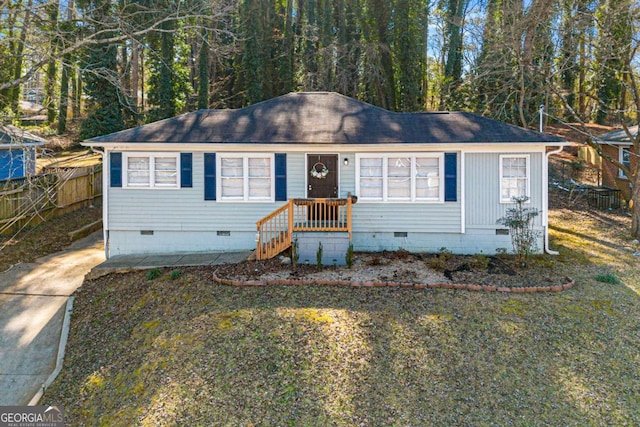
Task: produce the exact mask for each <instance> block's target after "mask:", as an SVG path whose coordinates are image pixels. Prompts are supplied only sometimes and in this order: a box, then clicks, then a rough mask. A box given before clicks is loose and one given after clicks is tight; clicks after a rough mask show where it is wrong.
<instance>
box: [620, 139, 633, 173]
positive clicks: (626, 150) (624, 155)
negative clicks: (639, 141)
mask: <svg viewBox="0 0 640 427" xmlns="http://www.w3.org/2000/svg"><path fill="white" fill-rule="evenodd" d="M619 152H620V159H619V160H620V163H622V164H623V165H625V166H626V167H627V169H630V168H631V147H620V150H619ZM619 171H620V174H619V175H620V178H626V177H627V175H625V173H624V172H623V171H622V169H619Z"/></svg>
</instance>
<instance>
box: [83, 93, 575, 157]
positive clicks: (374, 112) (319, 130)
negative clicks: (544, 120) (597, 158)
mask: <svg viewBox="0 0 640 427" xmlns="http://www.w3.org/2000/svg"><path fill="white" fill-rule="evenodd" d="M118 142H122V143H125V142H127V143H130V142H132V143H261V144H403V143H433V144H444V143H519V142H520V143H524V142H528V143H557V142H564V141H563V140H562V139H560V138H556V137H554V136H551V135H546V134H542V133H538V132H534V131H531V130H527V129H523V128H519V127H517V126H512V125H509V124H506V123H503V122H499V121H496V120H493V119H488V118H485V117H482V116H479V115H477V114H472V113H464V112H452V113H448V112H444V113H394V112H391V111H387V110H384V109H382V108H379V107H375V106H373V105H370V104H367V103H364V102H361V101H357V100H355V99H352V98H349V97H346V96H343V95H340V94H337V93H333V92H313V93H304V92H303V93H290V94H287V95H283V96H280V97H277V98H274V99H270V100H268V101H263V102H260V103H257V104H254V105H251V106H249V107H245V108H241V109H228V110H199V111H195V112H192V113H187V114H183V115H180V116H177V117H173V118H170V119H165V120H161V121H158V122H155V123H150V124H147V125H144V126H139V127H137V128H133V129H128V130H124V131H120V132H116V133H112V134H109V135H104V136H100V137H96V138H93V139H90V140H88V141H86V144H87V145H97V146H99V145H100V144H102V143H118Z"/></svg>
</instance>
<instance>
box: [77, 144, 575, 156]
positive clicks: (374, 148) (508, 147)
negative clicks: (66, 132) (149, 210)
mask: <svg viewBox="0 0 640 427" xmlns="http://www.w3.org/2000/svg"><path fill="white" fill-rule="evenodd" d="M82 145H84V146H86V147H104V148H105V149H109V150H123V151H133V150H135V151H185V150H186V151H216V152H218V151H247V152H250V151H256V150H259V151H277V150H285V151H287V152H301V153H304V152H308V151H309V150H310V149H312V150H314V151H322V152H324V151H333V152H335V151H336V150H338V151H342V152H362V151H367V152H388V151H395V152H403V151H406V152H411V151H422V150H426V151H459V150H464V151H466V152H468V153H473V152H477V153H486V152H504V151H510V152H511V151H523V152H524V151H531V150H544V149H545V148H546V147H558V146H568V145H570V143H568V142H514V143H508V142H504V143H457V144H454V143H450V144H440V143H434V144H422V143H420V144H413V143H390V144H260V143H243V144H229V143H159V144H155V143H122V142H119V143H86V142H83V143H82Z"/></svg>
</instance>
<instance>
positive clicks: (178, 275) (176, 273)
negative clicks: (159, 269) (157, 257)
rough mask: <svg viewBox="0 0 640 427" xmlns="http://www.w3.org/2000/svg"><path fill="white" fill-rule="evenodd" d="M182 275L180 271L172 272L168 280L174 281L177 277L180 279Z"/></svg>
mask: <svg viewBox="0 0 640 427" xmlns="http://www.w3.org/2000/svg"><path fill="white" fill-rule="evenodd" d="M181 275H182V272H181V271H180V270H173V271H172V272H171V274H170V275H169V278H170V279H171V280H176V279H177V278H178V277H180V276H181Z"/></svg>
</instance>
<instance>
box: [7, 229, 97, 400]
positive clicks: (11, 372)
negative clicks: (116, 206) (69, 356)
mask: <svg viewBox="0 0 640 427" xmlns="http://www.w3.org/2000/svg"><path fill="white" fill-rule="evenodd" d="M103 261H104V250H103V244H102V232H97V233H94V234H92V235H90V236H88V237H85V238H84V239H81V240H78V241H77V242H75V243H74V244H73V245H71V246H70V247H69V248H68V249H66V250H64V251H62V252H58V253H56V254H53V255H49V256H46V257H43V258H40V259H38V260H37V261H36V262H34V263H29V264H18V265H16V266H14V267H13V268H11V269H9V270H8V271H5V272H3V273H0V405H26V404H28V403H29V401H30V400H31V398H32V397H33V396H34V395H35V394H36V393H37V392H38V390H40V389H41V387H42V384H43V383H44V382H45V381H46V379H47V378H48V377H49V375H50V374H51V372H53V370H54V368H55V365H56V359H57V355H58V346H59V342H60V333H61V330H62V323H63V320H64V315H65V308H66V304H67V300H68V298H69V296H70V295H71V294H73V292H74V291H75V290H76V289H77V288H78V287H79V286H80V285H81V284H82V282H83V280H84V276H85V275H86V274H87V273H88V272H89V271H90V270H91V269H92V268H93V267H95V266H96V265H98V264H100V263H101V262H103Z"/></svg>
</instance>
